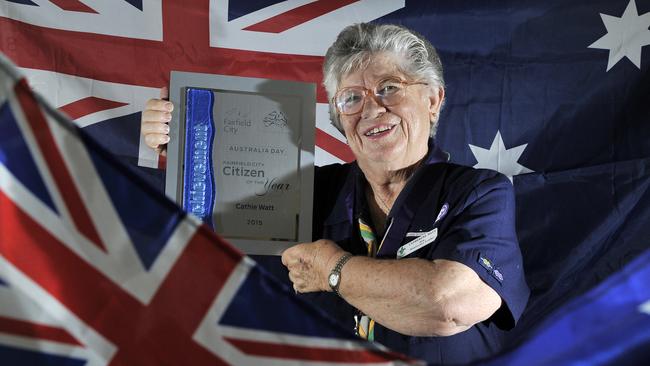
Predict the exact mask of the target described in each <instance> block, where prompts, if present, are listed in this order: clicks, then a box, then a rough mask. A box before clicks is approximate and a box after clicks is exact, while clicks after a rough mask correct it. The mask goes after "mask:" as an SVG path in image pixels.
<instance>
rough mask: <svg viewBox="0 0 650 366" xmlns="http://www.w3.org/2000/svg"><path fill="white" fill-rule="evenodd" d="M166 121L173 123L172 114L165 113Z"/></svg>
mask: <svg viewBox="0 0 650 366" xmlns="http://www.w3.org/2000/svg"><path fill="white" fill-rule="evenodd" d="M165 120H166V121H171V120H172V114H171V113H169V112H165Z"/></svg>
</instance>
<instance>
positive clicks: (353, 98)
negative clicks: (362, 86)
mask: <svg viewBox="0 0 650 366" xmlns="http://www.w3.org/2000/svg"><path fill="white" fill-rule="evenodd" d="M360 100H361V96H360V95H358V94H350V95H347V96H346V97H345V99H344V102H345V104H347V105H351V104H355V103H358V102H359V101H360Z"/></svg>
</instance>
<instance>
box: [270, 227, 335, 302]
mask: <svg viewBox="0 0 650 366" xmlns="http://www.w3.org/2000/svg"><path fill="white" fill-rule="evenodd" d="M344 253H345V252H344V251H343V250H342V249H341V248H340V247H339V246H338V245H336V243H335V242H333V241H331V240H326V239H321V240H317V241H315V242H312V243H302V244H298V245H295V246H293V247H291V248H289V249H287V250H285V251H284V252H283V253H282V264H284V265H285V267H287V269H288V270H289V279H290V280H291V282H292V283H293V289H294V290H295V291H296V293H298V292H315V291H331V289H330V287H329V284H328V282H327V277H328V276H329V273H330V271H331V270H332V267H333V266H334V265H335V263H336V261H337V260H338V258H340V257H341V256H342V255H343V254H344Z"/></svg>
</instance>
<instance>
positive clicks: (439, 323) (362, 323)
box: [143, 24, 529, 363]
mask: <svg viewBox="0 0 650 366" xmlns="http://www.w3.org/2000/svg"><path fill="white" fill-rule="evenodd" d="M323 71H324V85H325V88H326V89H327V92H328V95H329V97H330V109H331V118H332V122H333V123H334V125H335V126H336V127H337V128H338V129H339V130H340V131H341V132H342V133H343V134H344V135H345V137H346V138H347V141H348V145H349V146H350V148H351V149H352V152H353V153H354V155H355V157H356V161H355V162H353V163H351V164H345V165H338V164H337V165H331V166H327V167H321V168H319V169H317V172H316V181H315V182H316V183H315V199H314V227H315V230H314V239H319V240H317V241H315V242H312V243H303V244H299V245H296V246H294V247H292V248H290V249H288V250H286V251H285V252H284V253H283V255H282V263H283V264H284V265H285V266H286V267H287V268H288V270H289V279H290V281H291V282H292V284H293V287H294V289H295V291H296V292H297V293H311V294H306V295H304V296H305V297H306V298H308V299H312V300H313V301H316V302H319V303H320V304H321V306H323V309H325V310H326V311H328V312H330V313H331V314H333V315H334V316H336V317H338V318H339V320H341V321H342V322H344V323H346V324H348V323H349V324H350V327H352V326H354V328H355V330H356V332H357V334H358V335H359V336H361V337H363V338H367V339H370V340H374V341H378V342H381V343H382V344H384V345H386V346H388V347H389V348H392V349H394V350H396V351H400V352H403V353H405V354H407V355H409V356H411V357H415V358H420V359H424V360H426V361H428V362H430V363H466V362H471V361H474V360H477V359H481V358H484V357H487V356H489V355H491V354H493V353H495V352H497V351H498V350H499V348H500V346H501V342H502V335H503V330H508V329H510V328H512V327H513V326H514V325H515V322H516V321H517V319H518V318H519V316H520V315H521V313H522V311H523V309H524V306H525V304H526V301H527V299H528V294H529V290H528V287H527V285H526V283H525V280H524V273H523V269H522V260H521V253H520V251H519V247H518V243H517V238H516V234H515V226H514V195H513V188H512V185H511V183H510V182H509V180H508V179H507V178H506V177H505V176H503V175H501V174H499V173H497V172H494V171H488V170H476V169H472V168H468V167H463V166H458V165H454V164H450V163H448V162H447V160H448V155H447V154H445V153H444V152H442V151H441V150H440V149H439V148H438V147H437V146H436V145H435V143H434V142H433V139H432V138H431V137H432V136H433V135H434V133H435V129H436V126H437V123H438V116H439V113H440V110H441V107H442V105H443V102H444V98H445V91H444V81H443V76H442V65H441V62H440V58H439V57H438V55H437V53H436V51H435V49H434V48H433V47H432V46H431V44H430V43H429V42H428V41H427V40H426V39H424V38H423V37H421V36H419V35H418V34H415V33H414V32H412V31H410V30H408V29H406V28H403V27H400V26H395V25H378V24H357V25H353V26H349V27H347V28H345V29H344V30H343V31H342V32H341V33H340V34H339V36H338V38H337V40H336V41H335V42H334V44H333V45H332V46H331V47H330V48H329V50H328V52H327V55H326V56H325V63H324V66H323ZM151 103H152V104H150V105H149V106H148V107H147V110H146V111H145V113H143V132H144V133H145V136H146V137H147V139H146V140H147V141H148V143H149V145H150V146H151V147H153V148H158V146H159V144H161V143H166V142H167V136H166V135H165V134H166V132H167V131H166V129H165V127H164V126H161V123H159V122H160V121H161V120H163V119H164V118H168V115H167V114H165V112H164V108H165V104H164V103H161V101H152V102H151ZM153 106H159V108H158V109H159V111H158V112H156V111H153V110H152V109H155V108H153ZM147 124H148V125H147Z"/></svg>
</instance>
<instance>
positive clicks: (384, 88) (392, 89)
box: [377, 83, 401, 96]
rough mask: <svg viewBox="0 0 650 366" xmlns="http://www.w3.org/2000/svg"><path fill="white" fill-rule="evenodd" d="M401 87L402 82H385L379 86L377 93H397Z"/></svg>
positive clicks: (383, 94)
mask: <svg viewBox="0 0 650 366" xmlns="http://www.w3.org/2000/svg"><path fill="white" fill-rule="evenodd" d="M400 88H401V86H400V84H392V83H391V84H384V85H381V86H380V87H379V88H378V90H377V94H378V95H382V96H385V95H391V94H395V93H397V92H398V91H399V90H400Z"/></svg>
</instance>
